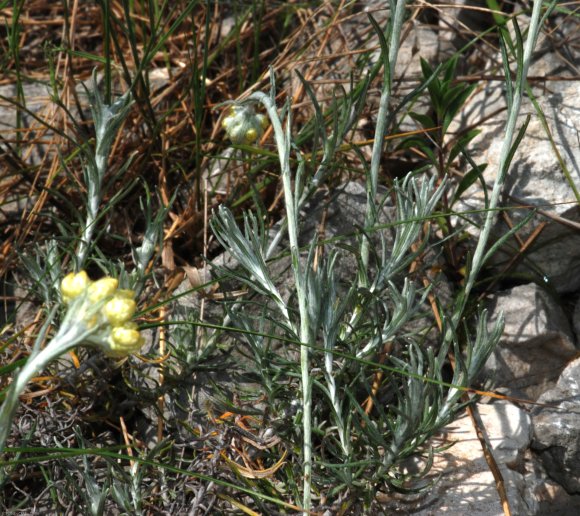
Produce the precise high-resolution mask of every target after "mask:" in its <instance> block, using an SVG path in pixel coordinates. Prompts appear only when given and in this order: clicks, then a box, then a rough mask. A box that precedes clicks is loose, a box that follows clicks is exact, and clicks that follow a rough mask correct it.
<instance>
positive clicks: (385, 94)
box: [360, 0, 406, 286]
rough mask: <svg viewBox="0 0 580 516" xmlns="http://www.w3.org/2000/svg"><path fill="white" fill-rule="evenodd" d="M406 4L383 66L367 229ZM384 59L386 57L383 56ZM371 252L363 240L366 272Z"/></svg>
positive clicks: (401, 3) (400, 5)
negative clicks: (384, 71) (383, 82)
mask: <svg viewBox="0 0 580 516" xmlns="http://www.w3.org/2000/svg"><path fill="white" fill-rule="evenodd" d="M405 4H406V0H397V4H396V8H395V12H394V13H392V17H393V19H392V25H391V26H392V29H391V37H390V41H389V56H388V63H384V65H383V66H388V67H389V73H388V74H385V84H383V91H382V93H381V99H380V103H379V111H378V114H377V126H376V130H375V138H374V143H373V150H372V154H371V166H370V177H369V181H368V188H367V209H366V220H365V227H367V228H368V227H372V226H373V225H374V224H375V222H376V220H375V211H374V208H373V207H374V206H375V203H376V196H377V185H378V181H379V169H380V166H381V157H382V154H383V147H384V141H385V135H386V133H387V118H388V116H387V115H388V111H389V104H390V100H391V90H392V85H393V75H394V73H395V65H396V64H397V56H398V54H399V44H400V41H399V40H400V38H401V27H402V26H403V18H404V14H405ZM383 58H384V56H383ZM369 250H370V243H369V241H368V239H366V238H365V239H363V241H362V245H361V262H362V264H363V268H364V269H365V270H366V269H367V267H368V263H369ZM360 281H361V283H365V284H364V285H361V286H368V285H366V278H364V277H361V278H360Z"/></svg>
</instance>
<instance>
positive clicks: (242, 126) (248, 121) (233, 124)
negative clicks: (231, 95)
mask: <svg viewBox="0 0 580 516" xmlns="http://www.w3.org/2000/svg"><path fill="white" fill-rule="evenodd" d="M222 127H223V128H224V129H225V131H226V134H227V135H228V138H229V139H230V140H232V142H233V143H235V144H237V145H238V144H243V143H245V144H252V143H254V142H255V141H256V140H257V139H258V138H260V137H261V136H262V135H263V134H264V130H265V129H266V128H267V127H268V119H267V118H266V116H264V115H262V114H259V113H256V111H255V110H254V106H252V105H251V104H248V105H239V106H232V107H230V108H229V111H228V114H227V116H226V117H225V118H224V119H223V122H222Z"/></svg>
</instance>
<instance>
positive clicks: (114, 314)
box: [103, 291, 137, 326]
mask: <svg viewBox="0 0 580 516" xmlns="http://www.w3.org/2000/svg"><path fill="white" fill-rule="evenodd" d="M119 292H120V291H117V292H115V295H114V296H113V298H112V299H110V300H109V301H107V302H106V303H105V306H103V314H104V316H105V317H106V318H107V320H108V321H109V322H110V323H111V325H112V326H121V325H122V324H124V323H126V322H128V321H130V320H131V317H133V314H135V311H136V310H137V303H135V300H134V299H131V298H130V297H124V296H122V295H119ZM129 292H130V291H129Z"/></svg>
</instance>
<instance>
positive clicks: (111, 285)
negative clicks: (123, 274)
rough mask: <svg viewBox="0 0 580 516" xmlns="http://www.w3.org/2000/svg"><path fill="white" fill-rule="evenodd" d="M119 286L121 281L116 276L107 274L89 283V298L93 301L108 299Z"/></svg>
mask: <svg viewBox="0 0 580 516" xmlns="http://www.w3.org/2000/svg"><path fill="white" fill-rule="evenodd" d="M118 286H119V282H118V281H117V280H116V279H115V278H111V277H109V276H105V277H104V278H101V279H100V280H97V281H95V282H94V283H92V284H91V285H89V299H90V300H91V302H93V303H98V302H99V301H102V300H103V299H107V298H108V297H109V296H111V295H113V293H114V292H115V290H117V287H118Z"/></svg>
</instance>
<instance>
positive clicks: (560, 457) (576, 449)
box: [532, 359, 580, 494]
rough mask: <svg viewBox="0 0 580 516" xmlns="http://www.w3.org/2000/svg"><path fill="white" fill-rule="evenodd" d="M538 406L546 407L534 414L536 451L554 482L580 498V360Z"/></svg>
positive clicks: (566, 370)
mask: <svg viewBox="0 0 580 516" xmlns="http://www.w3.org/2000/svg"><path fill="white" fill-rule="evenodd" d="M538 402H539V403H543V404H546V405H545V406H538V407H536V408H535V409H534V411H533V412H532V421H533V427H534V438H533V442H532V446H533V449H534V450H536V452H537V453H538V455H539V457H540V459H541V460H542V463H543V465H544V467H545V468H546V471H547V473H548V474H549V475H550V476H551V477H552V478H553V479H554V480H556V481H557V482H558V483H559V484H561V485H562V486H563V487H564V488H565V489H566V491H568V493H575V494H580V359H576V360H574V361H573V362H571V363H570V365H568V367H566V369H565V370H564V371H563V372H562V375H561V376H560V379H559V380H558V383H557V385H556V387H555V388H553V389H551V390H550V391H548V392H546V393H545V394H543V395H542V396H540V398H539V400H538ZM547 405H549V406H547Z"/></svg>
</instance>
